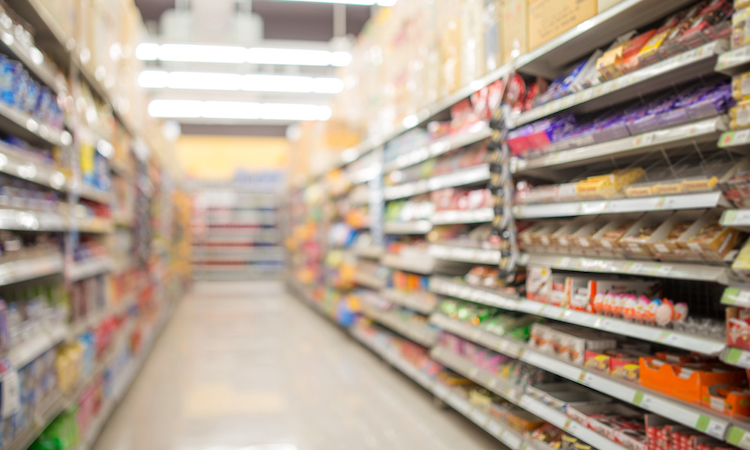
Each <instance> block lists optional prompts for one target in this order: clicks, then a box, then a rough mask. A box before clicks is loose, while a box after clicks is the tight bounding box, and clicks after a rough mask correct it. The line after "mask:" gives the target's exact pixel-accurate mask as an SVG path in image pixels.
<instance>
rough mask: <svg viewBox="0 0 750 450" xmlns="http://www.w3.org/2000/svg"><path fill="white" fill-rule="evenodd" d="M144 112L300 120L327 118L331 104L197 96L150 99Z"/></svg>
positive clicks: (189, 116)
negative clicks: (257, 101) (194, 97)
mask: <svg viewBox="0 0 750 450" xmlns="http://www.w3.org/2000/svg"><path fill="white" fill-rule="evenodd" d="M148 113H149V114H150V115H151V117H159V118H176V119H198V118H205V119H237V120H288V121H302V120H328V119H330V118H331V108H329V107H327V106H319V105H307V104H292V103H254V102H219V101H206V102H202V101H197V100H153V101H152V102H151V103H150V104H149V105H148Z"/></svg>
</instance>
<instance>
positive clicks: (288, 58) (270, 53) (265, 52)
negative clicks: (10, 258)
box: [246, 47, 332, 66]
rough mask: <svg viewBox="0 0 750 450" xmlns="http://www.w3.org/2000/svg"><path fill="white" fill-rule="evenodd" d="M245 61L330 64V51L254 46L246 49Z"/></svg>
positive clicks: (285, 63) (297, 64) (251, 62)
mask: <svg viewBox="0 0 750 450" xmlns="http://www.w3.org/2000/svg"><path fill="white" fill-rule="evenodd" d="M246 62H248V63H250V64H276V65H290V66H330V65H331V63H332V53H331V52H329V51H327V50H298V49H291V48H260V47H255V48H249V49H248V50H247V61H246Z"/></svg>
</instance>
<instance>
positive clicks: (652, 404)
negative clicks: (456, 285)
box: [521, 350, 731, 440]
mask: <svg viewBox="0 0 750 450" xmlns="http://www.w3.org/2000/svg"><path fill="white" fill-rule="evenodd" d="M521 361H524V362H526V363H528V364H531V365H534V366H536V367H539V368H541V369H544V370H546V371H548V372H552V373H554V374H557V375H559V376H561V377H563V378H566V379H568V380H570V381H574V382H576V383H580V384H582V385H584V386H586V387H589V388H591V389H593V390H595V391H598V392H601V393H604V394H606V395H608V396H610V397H613V398H616V399H618V400H621V401H623V402H625V403H629V404H631V405H634V406H637V407H639V408H643V409H645V410H647V411H651V412H653V413H655V414H659V415H661V416H664V417H668V418H670V419H671V420H674V421H675V422H678V423H680V424H682V425H685V426H688V427H690V428H693V429H696V430H698V431H702V432H704V433H707V434H709V435H711V436H713V437H715V438H717V439H721V440H724V439H725V437H726V432H727V429H728V426H729V424H730V422H731V419H729V418H727V417H726V416H723V415H721V414H717V413H714V412H712V411H710V410H708V409H707V408H703V407H701V406H698V405H693V404H690V403H686V402H682V401H680V400H677V399H674V398H671V397H668V396H666V395H664V394H661V393H659V392H656V391H652V390H650V389H646V388H644V387H642V386H639V385H637V384H634V383H630V382H628V381H625V380H622V379H619V378H615V377H612V376H609V375H606V374H599V373H596V372H589V371H586V370H583V369H582V368H581V367H579V366H576V365H573V364H570V363H567V362H564V361H561V360H558V359H556V358H554V357H551V356H548V355H545V354H542V353H540V352H537V351H534V350H526V351H525V352H524V353H523V355H522V357H521ZM532 412H533V411H532Z"/></svg>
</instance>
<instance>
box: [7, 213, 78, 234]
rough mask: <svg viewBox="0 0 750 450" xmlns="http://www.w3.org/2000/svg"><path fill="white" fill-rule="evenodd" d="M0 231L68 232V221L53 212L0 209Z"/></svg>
mask: <svg viewBox="0 0 750 450" xmlns="http://www.w3.org/2000/svg"><path fill="white" fill-rule="evenodd" d="M0 230H18V231H66V230H68V220H67V218H66V217H65V216H63V215H61V214H57V213H53V212H43V211H33V210H23V209H0Z"/></svg>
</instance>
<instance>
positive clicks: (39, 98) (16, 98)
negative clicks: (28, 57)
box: [0, 10, 63, 130]
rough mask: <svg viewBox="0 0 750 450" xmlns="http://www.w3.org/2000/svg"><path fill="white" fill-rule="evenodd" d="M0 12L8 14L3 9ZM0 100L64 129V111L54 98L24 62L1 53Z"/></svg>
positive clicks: (47, 123) (54, 127)
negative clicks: (25, 66) (34, 77)
mask: <svg viewBox="0 0 750 450" xmlns="http://www.w3.org/2000/svg"><path fill="white" fill-rule="evenodd" d="M0 14H2V15H3V16H5V17H7V15H6V14H5V11H4V10H3V11H2V12H0ZM0 100H2V101H3V102H4V103H5V104H7V105H8V106H10V107H12V108H14V109H16V110H18V111H20V112H23V113H26V114H29V115H30V116H32V117H34V118H35V119H38V120H39V121H41V122H42V123H44V124H46V125H47V126H48V127H50V128H53V129H56V130H62V129H63V113H62V110H61V109H60V105H58V103H57V97H56V96H55V95H54V94H53V93H52V92H51V91H50V89H49V88H47V87H46V86H41V85H40V84H39V83H37V82H36V80H34V79H33V78H32V77H30V76H29V73H28V72H27V71H26V69H25V68H24V66H23V64H21V63H20V62H18V61H14V60H12V59H10V58H8V57H7V56H5V55H0Z"/></svg>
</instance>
